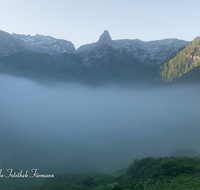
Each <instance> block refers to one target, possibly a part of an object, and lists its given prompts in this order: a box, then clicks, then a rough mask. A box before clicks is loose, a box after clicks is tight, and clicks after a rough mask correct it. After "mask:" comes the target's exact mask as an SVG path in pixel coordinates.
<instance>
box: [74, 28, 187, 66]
mask: <svg viewBox="0 0 200 190" xmlns="http://www.w3.org/2000/svg"><path fill="white" fill-rule="evenodd" d="M187 43H188V42H187V41H184V40H178V39H164V40H156V41H149V42H144V41H141V40H139V39H135V40H130V39H123V40H112V39H111V37H110V35H109V32H108V31H106V30H105V31H104V32H103V34H102V35H101V36H100V38H99V40H98V41H97V42H96V43H92V44H86V45H83V46H80V47H79V48H78V49H77V50H76V53H82V54H83V57H84V60H89V58H88V57H87V55H88V54H91V53H90V52H91V51H93V50H94V49H95V48H96V47H97V46H99V45H103V44H104V45H105V44H107V45H109V46H111V47H112V48H114V49H118V50H119V51H122V49H123V51H126V52H127V54H128V55H129V56H131V57H134V58H137V59H138V60H139V61H140V62H141V63H143V64H145V65H159V64H161V63H163V62H164V61H165V60H166V59H167V58H168V57H169V56H170V55H171V54H173V53H175V52H177V51H178V50H179V49H180V48H182V47H184V46H185V45H186V44H187Z"/></svg>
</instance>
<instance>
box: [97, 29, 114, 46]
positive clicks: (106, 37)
mask: <svg viewBox="0 0 200 190" xmlns="http://www.w3.org/2000/svg"><path fill="white" fill-rule="evenodd" d="M111 41H112V39H111V37H110V34H109V32H108V31H107V30H104V32H103V34H102V35H101V36H100V38H99V41H98V42H100V43H109V42H111Z"/></svg>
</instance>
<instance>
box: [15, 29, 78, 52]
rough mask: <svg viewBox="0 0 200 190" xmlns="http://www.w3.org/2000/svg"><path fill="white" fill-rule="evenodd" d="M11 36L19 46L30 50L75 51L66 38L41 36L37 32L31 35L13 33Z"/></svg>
mask: <svg viewBox="0 0 200 190" xmlns="http://www.w3.org/2000/svg"><path fill="white" fill-rule="evenodd" d="M12 36H13V37H14V38H15V39H16V40H17V41H18V42H19V44H20V45H21V46H23V47H24V48H25V49H27V50H30V51H35V52H41V53H48V54H60V53H74V52H75V47H74V44H73V43H72V42H70V41H67V40H61V39H56V38H53V37H51V36H43V35H39V34H36V35H35V36H31V35H20V34H15V33H13V34H12Z"/></svg>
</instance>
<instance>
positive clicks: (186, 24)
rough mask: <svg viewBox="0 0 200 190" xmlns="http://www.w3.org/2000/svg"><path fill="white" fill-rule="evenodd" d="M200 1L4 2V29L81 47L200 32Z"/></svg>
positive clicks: (0, 9)
mask: <svg viewBox="0 0 200 190" xmlns="http://www.w3.org/2000/svg"><path fill="white" fill-rule="evenodd" d="M199 14H200V0H190V1H189V0H0V30H3V31H6V32H8V33H18V34H30V35H35V34H37V33H38V34H42V35H50V36H53V37H55V38H59V39H66V40H69V41H71V42H72V43H73V44H74V45H75V47H76V48H78V47H79V46H81V45H83V44H87V43H92V42H96V41H97V40H98V39H99V36H100V35H101V34H102V33H103V31H104V30H108V31H109V33H110V35H111V37H112V39H135V38H138V39H140V40H143V41H151V40H160V39H165V38H178V39H183V40H188V41H190V40H193V39H194V38H195V37H197V36H200V24H199Z"/></svg>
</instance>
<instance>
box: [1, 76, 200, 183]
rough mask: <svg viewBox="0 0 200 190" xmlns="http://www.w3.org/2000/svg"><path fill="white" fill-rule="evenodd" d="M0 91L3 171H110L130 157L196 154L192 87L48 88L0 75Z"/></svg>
mask: <svg viewBox="0 0 200 190" xmlns="http://www.w3.org/2000/svg"><path fill="white" fill-rule="evenodd" d="M0 86H1V94H0V105H1V106H0V113H1V114H0V122H1V123H0V126H1V127H2V133H1V144H0V146H1V152H0V166H1V169H3V173H4V174H5V169H8V168H13V170H15V171H16V172H19V171H21V170H23V171H26V170H29V171H30V170H31V169H33V168H37V169H38V172H39V173H41V174H54V175H55V176H56V175H60V174H63V175H64V174H69V173H70V174H73V173H106V174H112V173H114V172H116V171H118V170H121V169H124V168H127V167H128V166H129V165H130V163H132V161H133V159H136V158H139V159H141V158H144V157H147V156H152V157H165V156H170V153H171V152H173V151H175V150H178V149H182V148H184V149H192V150H195V151H196V152H197V153H199V152H200V150H199V143H200V140H199V132H200V128H199V123H200V118H199V111H200V102H199V101H198V99H199V93H200V89H199V86H198V85H171V86H163V87H152V88H135V87H122V86H117V85H112V86H99V87H93V86H92V87H91V86H89V85H81V84H78V83H57V84H53V85H50V84H48V85H47V84H40V83H36V82H34V81H31V80H28V79H25V78H20V77H14V76H9V75H0ZM40 180H41V179H40ZM5 183H7V182H5Z"/></svg>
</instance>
